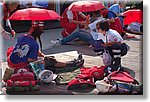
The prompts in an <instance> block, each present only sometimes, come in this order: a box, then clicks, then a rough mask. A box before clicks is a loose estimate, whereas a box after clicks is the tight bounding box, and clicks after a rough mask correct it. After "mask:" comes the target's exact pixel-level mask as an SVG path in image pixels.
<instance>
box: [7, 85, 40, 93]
mask: <svg viewBox="0 0 150 102" xmlns="http://www.w3.org/2000/svg"><path fill="white" fill-rule="evenodd" d="M6 89H7V90H6V93H7V94H11V93H13V92H24V91H38V90H40V86H39V85H35V86H33V87H19V86H16V87H11V86H7V87H6Z"/></svg>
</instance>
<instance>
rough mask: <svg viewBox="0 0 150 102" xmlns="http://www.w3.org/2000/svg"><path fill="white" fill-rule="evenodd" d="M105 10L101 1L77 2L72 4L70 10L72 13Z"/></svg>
mask: <svg viewBox="0 0 150 102" xmlns="http://www.w3.org/2000/svg"><path fill="white" fill-rule="evenodd" d="M102 8H105V7H104V6H103V5H102V4H101V3H100V2H99V1H77V2H74V3H72V4H71V5H70V6H69V7H68V9H69V10H71V11H80V12H90V11H97V10H100V9H102Z"/></svg>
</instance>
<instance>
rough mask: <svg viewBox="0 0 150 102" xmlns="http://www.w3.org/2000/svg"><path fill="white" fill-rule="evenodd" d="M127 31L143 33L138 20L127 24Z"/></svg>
mask: <svg viewBox="0 0 150 102" xmlns="http://www.w3.org/2000/svg"><path fill="white" fill-rule="evenodd" d="M126 28H127V32H130V33H133V34H143V25H142V24H140V23H138V22H132V23H131V24H129V25H127V27H126Z"/></svg>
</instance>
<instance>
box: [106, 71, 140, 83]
mask: <svg viewBox="0 0 150 102" xmlns="http://www.w3.org/2000/svg"><path fill="white" fill-rule="evenodd" d="M107 77H108V79H109V80H110V81H112V80H116V81H121V82H126V83H133V84H139V82H138V81H137V80H136V79H134V78H133V77H132V76H131V75H130V74H129V73H127V72H124V71H119V72H118V71H114V72H112V73H111V74H109V75H108V76H107Z"/></svg>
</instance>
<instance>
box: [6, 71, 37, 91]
mask: <svg viewBox="0 0 150 102" xmlns="http://www.w3.org/2000/svg"><path fill="white" fill-rule="evenodd" d="M28 90H39V87H38V85H37V80H35V78H34V74H33V73H31V72H28V71H27V70H26V71H25V70H23V69H21V70H18V71H17V73H15V74H12V75H11V77H10V79H9V80H7V82H6V92H7V93H10V92H14V91H28Z"/></svg>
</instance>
